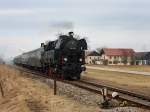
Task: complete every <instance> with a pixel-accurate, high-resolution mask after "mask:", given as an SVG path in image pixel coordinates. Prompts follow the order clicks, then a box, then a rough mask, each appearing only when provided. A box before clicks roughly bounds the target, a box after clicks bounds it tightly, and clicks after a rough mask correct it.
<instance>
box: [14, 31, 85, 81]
mask: <svg viewBox="0 0 150 112" xmlns="http://www.w3.org/2000/svg"><path fill="white" fill-rule="evenodd" d="M85 50H87V42H86V40H85V39H84V38H82V39H77V38H75V36H74V33H73V32H69V33H68V34H66V35H59V36H58V39H56V40H54V41H49V42H47V43H46V44H45V43H41V47H40V48H38V49H35V50H33V51H29V52H26V53H23V54H21V55H19V56H16V57H15V58H14V60H13V61H14V64H16V65H19V66H23V67H28V68H32V69H35V70H40V71H42V72H45V73H47V75H48V74H53V76H54V75H55V76H56V77H61V78H62V79H65V80H80V78H81V72H82V71H85V70H86V67H85Z"/></svg>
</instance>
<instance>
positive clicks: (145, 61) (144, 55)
mask: <svg viewBox="0 0 150 112" xmlns="http://www.w3.org/2000/svg"><path fill="white" fill-rule="evenodd" d="M135 65H150V52H136V53H135Z"/></svg>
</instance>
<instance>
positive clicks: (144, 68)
mask: <svg viewBox="0 0 150 112" xmlns="http://www.w3.org/2000/svg"><path fill="white" fill-rule="evenodd" d="M87 66H96V67H102V68H114V69H121V70H131V71H141V72H150V66H148V65H147V66H146V65H143V66H138V65H131V66H124V65H109V66H104V65H87Z"/></svg>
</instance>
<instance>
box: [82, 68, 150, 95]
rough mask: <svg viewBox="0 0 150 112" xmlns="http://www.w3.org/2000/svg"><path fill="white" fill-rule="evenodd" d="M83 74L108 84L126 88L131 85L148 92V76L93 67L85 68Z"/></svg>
mask: <svg viewBox="0 0 150 112" xmlns="http://www.w3.org/2000/svg"><path fill="white" fill-rule="evenodd" d="M83 76H88V77H93V78H96V79H99V80H101V81H104V82H107V83H108V84H115V85H118V86H124V87H128V88H132V87H133V88H136V89H137V90H139V91H142V92H143V90H144V92H146V93H149V91H150V76H144V75H135V74H128V73H119V72H111V71H103V70H93V69H87V72H86V73H83ZM141 88H142V89H141ZM140 89H141V90H140ZM146 90H147V91H146ZM149 94H150V93H149Z"/></svg>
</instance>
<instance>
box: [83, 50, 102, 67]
mask: <svg viewBox="0 0 150 112" xmlns="http://www.w3.org/2000/svg"><path fill="white" fill-rule="evenodd" d="M85 62H86V63H87V64H100V54H99V53H97V52H96V51H92V52H90V53H88V54H87V55H86V59H85Z"/></svg>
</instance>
